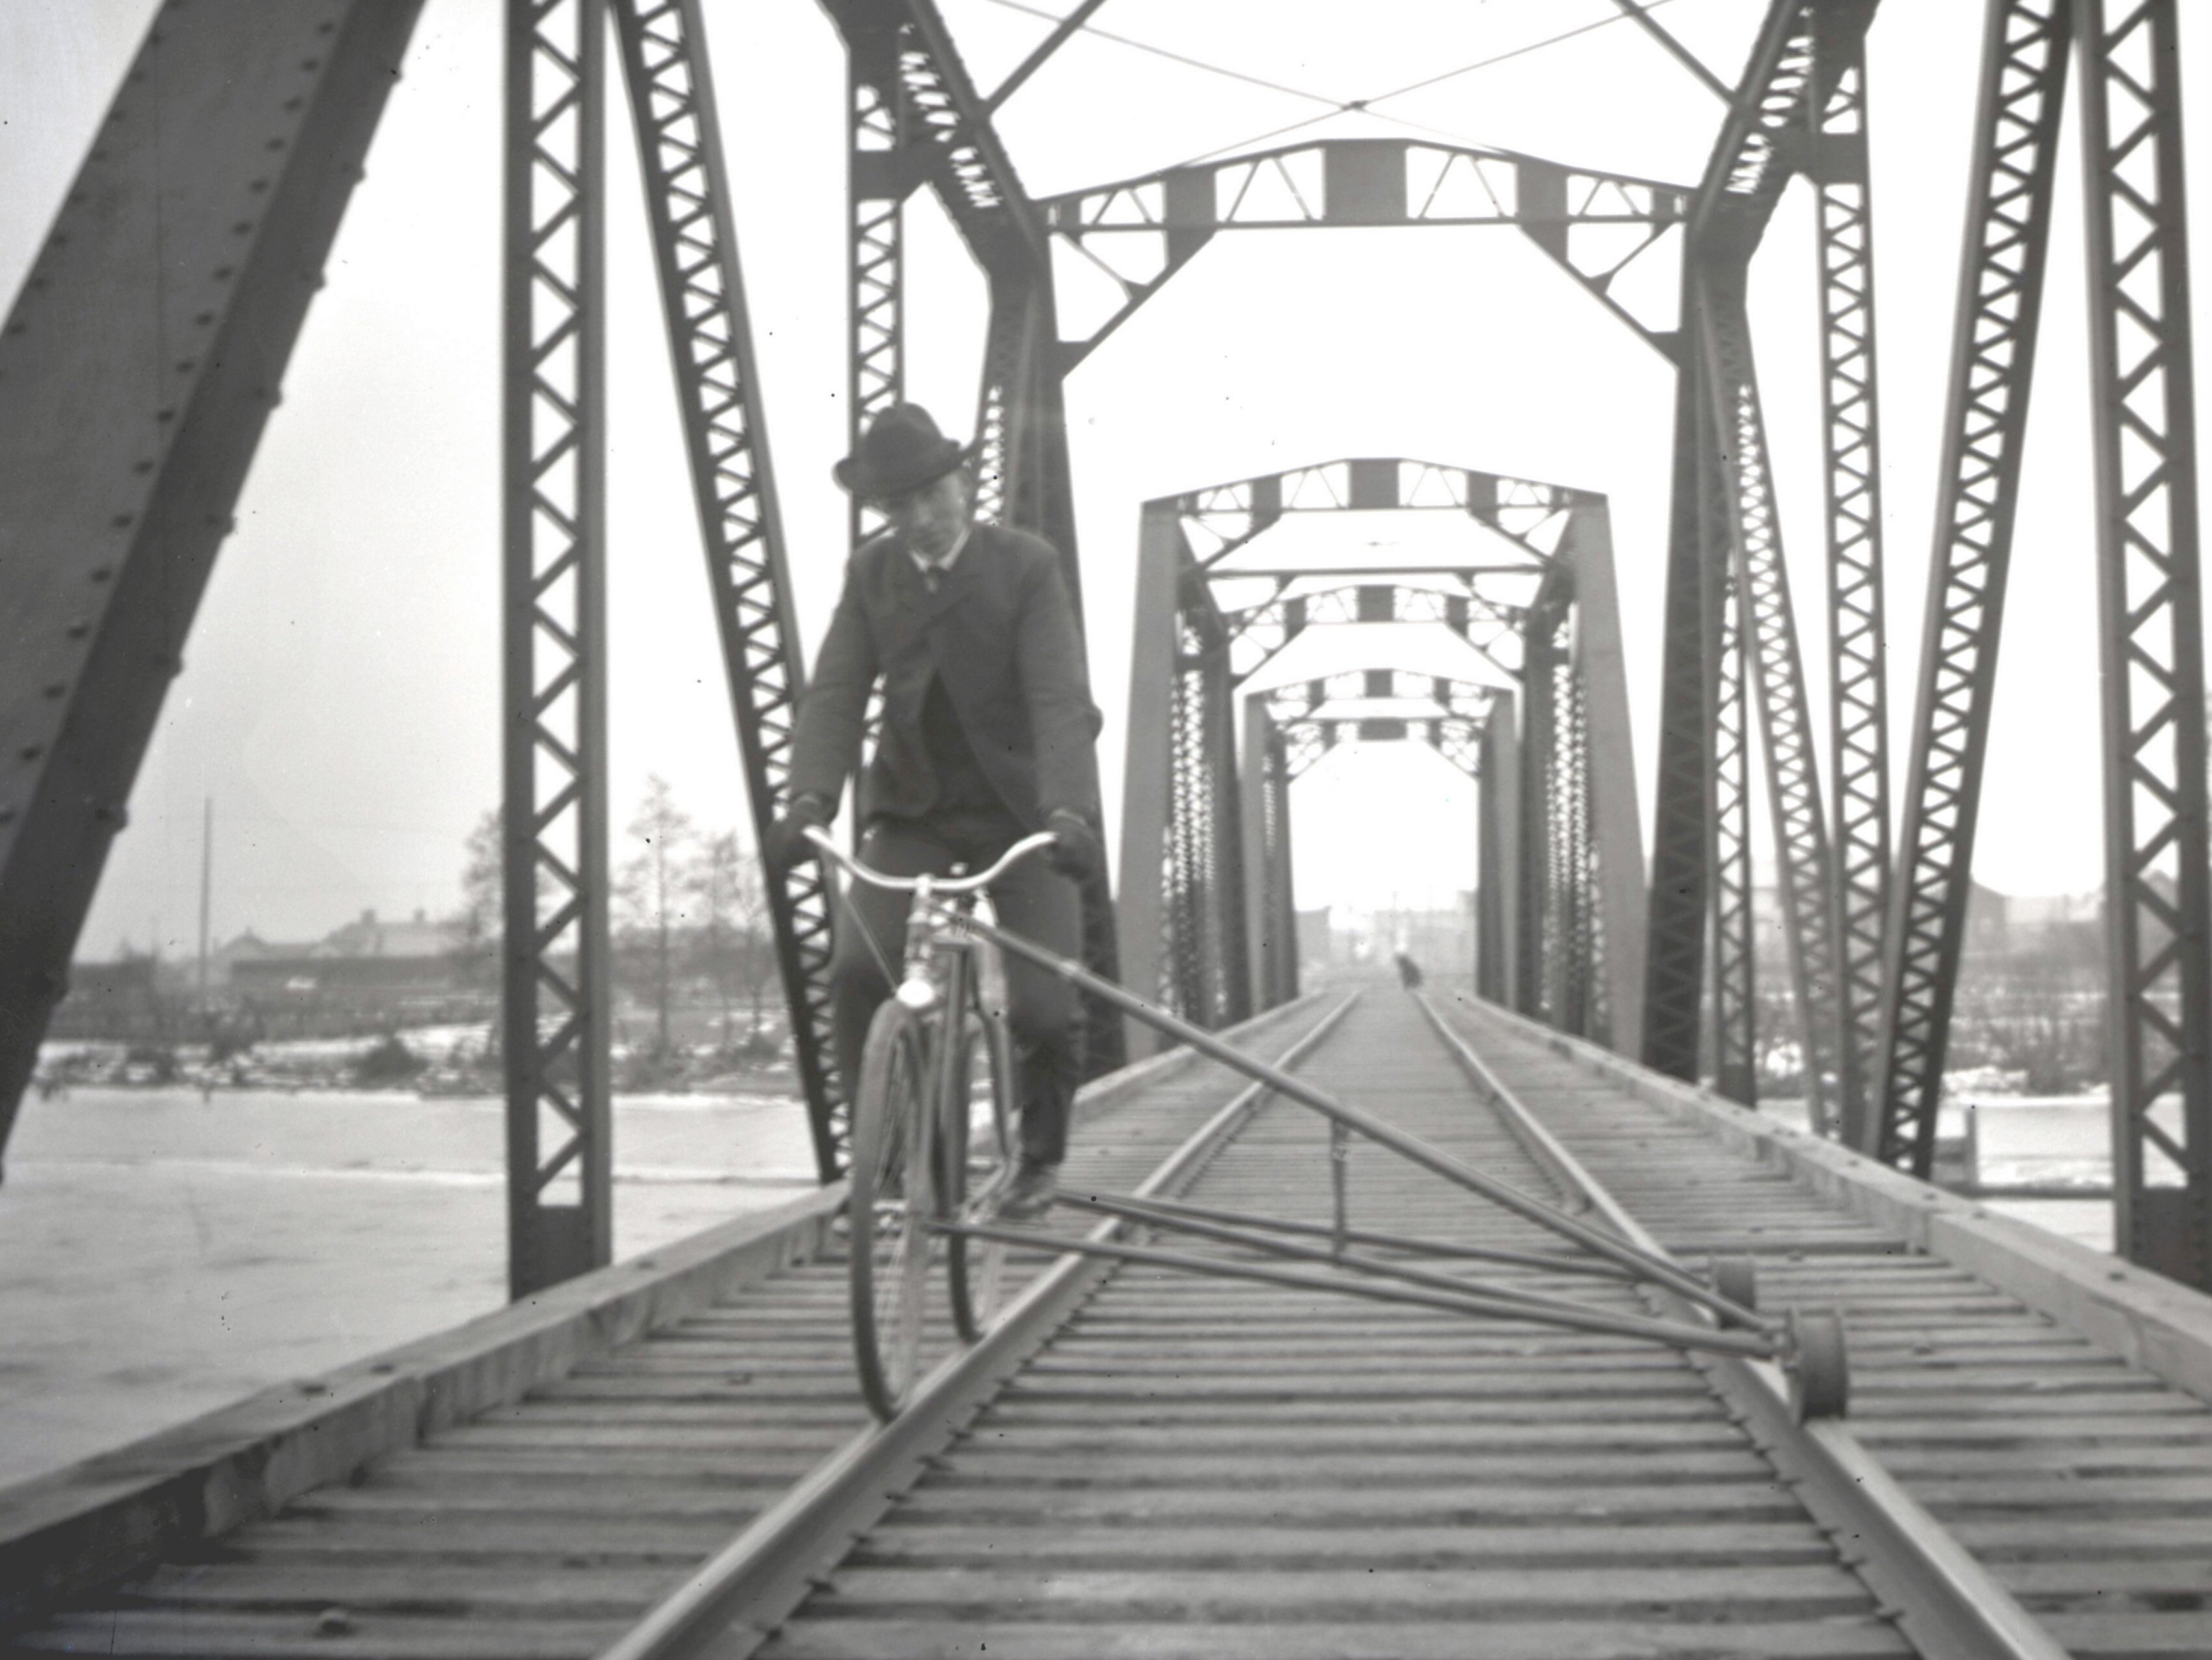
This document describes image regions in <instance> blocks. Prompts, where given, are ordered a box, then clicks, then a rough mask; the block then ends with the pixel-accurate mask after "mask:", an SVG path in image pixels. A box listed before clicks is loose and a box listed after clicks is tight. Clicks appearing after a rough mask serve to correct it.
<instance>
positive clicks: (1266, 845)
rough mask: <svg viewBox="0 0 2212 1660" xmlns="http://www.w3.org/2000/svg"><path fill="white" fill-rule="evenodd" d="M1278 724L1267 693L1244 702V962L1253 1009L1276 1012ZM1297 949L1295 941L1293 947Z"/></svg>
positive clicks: (1279, 950) (1278, 943) (1240, 781)
mask: <svg viewBox="0 0 2212 1660" xmlns="http://www.w3.org/2000/svg"><path fill="white" fill-rule="evenodd" d="M1274 728H1275V723H1274V720H1273V717H1271V716H1270V715H1269V714H1268V713H1267V696H1266V694H1264V693H1258V692H1254V693H1249V694H1246V696H1245V699H1244V719H1243V729H1244V730H1243V739H1244V742H1243V753H1242V754H1241V756H1240V757H1239V762H1238V790H1239V794H1240V797H1241V800H1240V810H1239V817H1240V819H1241V821H1242V829H1243V856H1244V870H1243V874H1244V938H1245V961H1246V963H1247V965H1248V966H1249V968H1250V971H1251V975H1252V1007H1253V1009H1255V1010H1258V1009H1272V1008H1273V1007H1274V1006H1275V1004H1276V1003H1279V1001H1281V999H1280V998H1279V997H1278V996H1277V995H1276V993H1277V991H1278V988H1279V984H1280V982H1281V978H1282V975H1281V972H1280V969H1279V966H1278V960H1279V957H1280V956H1281V954H1282V953H1283V951H1284V949H1285V943H1284V940H1283V937H1282V935H1281V933H1280V931H1279V929H1280V924H1281V921H1282V918H1281V908H1280V906H1279V905H1277V903H1276V889H1277V887H1278V885H1279V880H1280V874H1281V873H1280V872H1279V871H1278V869H1276V848H1277V845H1278V839H1279V832H1280V824H1279V819H1278V817H1277V815H1276V812H1275V803H1274V799H1273V793H1272V791H1273V774H1274V772H1275V751H1276V748H1277V747H1278V746H1277V741H1276V737H1275V730H1274ZM1291 948H1292V949H1295V943H1294V942H1293V944H1292V946H1291Z"/></svg>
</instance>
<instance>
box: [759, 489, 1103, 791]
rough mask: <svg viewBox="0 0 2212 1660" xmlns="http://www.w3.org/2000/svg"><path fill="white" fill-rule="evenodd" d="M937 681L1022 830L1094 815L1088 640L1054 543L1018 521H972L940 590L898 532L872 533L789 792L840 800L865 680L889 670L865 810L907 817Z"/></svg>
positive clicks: (845, 602)
mask: <svg viewBox="0 0 2212 1660" xmlns="http://www.w3.org/2000/svg"><path fill="white" fill-rule="evenodd" d="M933 676H934V677H938V678H941V679H942V680H943V681H944V682H945V692H946V694H948V695H949V696H950V697H951V700H952V707H953V711H954V712H955V713H957V715H958V716H959V718H960V724H961V727H962V729H963V730H964V731H965V732H966V734H967V736H968V742H969V747H970V748H973V749H974V751H975V760H976V762H977V764H978V765H980V766H981V767H982V769H983V772H984V775H985V776H986V777H987V778H988V779H990V781H991V783H992V785H994V787H995V788H996V789H997V791H998V792H999V794H1000V797H1003V798H1004V800H1005V802H1006V808H1007V810H1008V811H1009V812H1010V813H1011V814H1012V815H1013V817H1014V819H1015V820H1016V821H1018V822H1019V823H1020V824H1021V825H1023V826H1024V827H1025V828H1029V829H1036V828H1039V827H1042V825H1043V823H1044V818H1045V815H1046V814H1048V813H1049V812H1051V811H1052V810H1053V809H1054V808H1060V807H1066V808H1073V809H1075V810H1076V811H1078V812H1079V813H1081V814H1083V815H1085V817H1086V818H1089V819H1091V821H1094V822H1095V821H1097V810H1098V802H1097V762H1096V761H1095V760H1094V759H1093V756H1092V753H1091V744H1092V742H1093V741H1094V740H1095V739H1096V738H1097V736H1098V729H1099V726H1100V725H1101V724H1102V723H1101V720H1100V717H1099V713H1098V710H1097V706H1095V705H1094V704H1093V703H1092V702H1091V686H1090V677H1089V676H1088V674H1087V673H1086V672H1085V667H1084V658H1083V641H1082V639H1081V637H1080V636H1079V634H1078V633H1076V628H1075V613H1074V609H1073V607H1072V606H1071V605H1070V604H1069V603H1068V599H1067V590H1066V585H1065V584H1063V583H1062V582H1061V580H1060V556H1059V555H1058V554H1055V553H1054V551H1053V548H1052V545H1051V544H1050V543H1049V542H1044V541H1042V540H1040V539H1039V538H1038V537H1036V536H1030V535H1029V534H1028V533H1027V532H1025V531H1022V530H1008V529H1006V528H1005V527H1004V526H1001V525H996V524H978V525H976V526H975V529H974V530H971V531H970V532H969V536H968V541H967V544H966V545H965V546H964V547H963V548H961V550H960V557H959V559H958V560H957V561H955V563H954V564H953V566H952V568H951V570H950V571H948V572H947V573H945V575H944V577H943V578H942V579H940V580H939V584H938V586H937V590H936V591H935V592H932V591H930V588H929V585H928V584H927V581H926V580H925V579H923V576H922V573H921V572H920V571H919V570H917V569H916V568H915V562H914V559H913V556H912V555H911V554H908V551H907V549H906V546H905V544H904V542H902V540H901V539H900V538H899V536H897V535H896V533H895V532H894V533H889V534H886V535H884V536H878V537H876V538H874V539H873V540H872V541H870V542H866V543H865V544H864V545H863V546H862V547H861V548H860V549H859V550H858V551H857V552H855V553H854V555H853V558H852V562H851V563H850V564H849V565H848V566H846V570H845V591H844V593H843V594H842V596H841V597H839V599H838V601H837V610H836V615H835V616H833V617H832V618H831V619H830V621H829V633H828V634H827V635H826V636H825V637H824V638H823V642H822V656H821V659H820V661H819V662H817V663H816V665H815V669H814V674H813V676H812V678H811V680H810V681H809V682H807V687H806V693H805V698H804V699H803V700H801V702H800V705H799V720H798V725H797V728H796V730H795V731H794V733H793V740H792V762H791V791H792V793H793V795H794V796H798V795H805V794H808V793H812V794H816V795H820V796H823V797H828V798H829V800H831V801H835V800H836V799H837V797H838V796H839V794H840V793H841V792H842V791H843V789H844V786H845V780H846V779H847V778H848V777H849V776H850V775H851V773H852V772H853V771H854V769H855V768H856V767H857V766H859V765H860V740H861V735H862V730H863V727H864V725H865V723H866V716H867V704H868V693H869V690H870V688H872V686H873V685H874V684H875V682H876V681H877V680H878V678H880V679H881V680H882V681H883V682H884V720H883V730H882V733H881V736H879V737H878V741H877V744H876V754H875V759H874V760H872V762H871V763H870V764H869V766H868V770H867V774H866V777H865V778H864V779H862V780H861V785H860V815H861V819H862V821H863V822H865V821H866V820H868V819H869V818H872V817H873V816H875V815H878V814H887V815H892V816H894V817H900V818H915V817H920V816H921V815H926V814H927V812H928V811H929V809H931V808H932V807H933V805H935V803H936V794H937V780H936V779H935V777H934V775H933V772H932V771H931V768H930V765H929V756H928V753H927V750H926V749H925V748H924V747H923V743H922V736H921V708H922V700H923V697H924V696H925V695H926V694H927V692H928V690H929V682H930V681H931V679H932V677H933Z"/></svg>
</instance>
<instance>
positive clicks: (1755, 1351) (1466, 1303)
mask: <svg viewBox="0 0 2212 1660" xmlns="http://www.w3.org/2000/svg"><path fill="white" fill-rule="evenodd" d="M942 1226H943V1228H944V1231H945V1233H958V1234H963V1235H965V1236H966V1237H967V1238H969V1239H994V1240H997V1241H998V1242H999V1243H1000V1244H1002V1245H1022V1246H1027V1247H1030V1248H1031V1249H1034V1248H1036V1247H1037V1246H1039V1245H1042V1246H1045V1247H1047V1248H1049V1249H1052V1250H1056V1251H1066V1252H1071V1253H1073V1254H1075V1255H1078V1256H1084V1257H1106V1258H1107V1259H1109V1261H1113V1262H1118V1263H1139V1264H1140V1265H1142V1266H1144V1267H1146V1268H1167V1269H1176V1270H1177V1271H1178V1272H1181V1273H1184V1274H1199V1275H1206V1276H1207V1277H1209V1278H1214V1279H1224V1280H1248V1281H1253V1282H1254V1283H1255V1284H1259V1285H1273V1286H1286V1287H1289V1288H1291V1290H1293V1291H1324V1292H1333V1293H1337V1294H1339V1295H1342V1296H1348V1297H1364V1298H1366V1299H1367V1300H1370V1302H1377V1303H1403V1304H1407V1305H1409V1306H1412V1307H1414V1308H1434V1309H1441V1310H1443V1312H1446V1313H1449V1314H1471V1315H1474V1316H1476V1317H1478V1318H1486V1319H1493V1320H1521V1321H1526V1322H1528V1323H1529V1324H1541V1325H1550V1326H1557V1327H1559V1328H1561V1329H1563V1330H1568V1331H1588V1332H1594V1333H1598V1334H1601V1335H1602V1336H1609V1337H1641V1338H1646V1339H1649V1340H1650V1341H1651V1342H1659V1343H1664V1344H1666V1345H1667V1346H1668V1348H1680V1349H1694V1350H1697V1351H1699V1352H1700V1353H1705V1354H1741V1355H1747V1356H1749V1357H1750V1358H1752V1359H1754V1360H1773V1359H1775V1358H1776V1357H1777V1355H1778V1348H1777V1345H1776V1342H1775V1340H1774V1339H1772V1338H1771V1337H1766V1336H1755V1335H1753V1334H1752V1333H1749V1332H1741V1331H1729V1330H1722V1329H1720V1328H1717V1327H1714V1326H1701V1325H1693V1324H1691V1323H1689V1322H1688V1321H1682V1322H1680V1323H1677V1322H1674V1321H1671V1320H1656V1319H1643V1318H1637V1317H1636V1316H1634V1315H1621V1314H1603V1313H1600V1312H1597V1311H1595V1310H1585V1309H1582V1308H1579V1307H1577V1306H1574V1305H1572V1304H1563V1305H1561V1306H1559V1307H1557V1308H1547V1309H1544V1310H1543V1311H1541V1312H1538V1311H1537V1310H1535V1309H1533V1308H1531V1307H1529V1306H1528V1305H1527V1304H1525V1303H1520V1302H1509V1301H1507V1300H1504V1299H1503V1298H1491V1297H1483V1296H1478V1295H1474V1294H1473V1293H1452V1292H1445V1291H1427V1290H1422V1289H1419V1288H1418V1287H1413V1286H1409V1285H1408V1286H1395V1285H1377V1284H1376V1283H1374V1282H1373V1281H1363V1280H1356V1279H1352V1278H1351V1277H1349V1276H1348V1275H1340V1274H1304V1273H1301V1272H1299V1271H1298V1270H1297V1269H1290V1268H1269V1267H1267V1266H1266V1265H1265V1264H1263V1263H1244V1262H1237V1261H1235V1260H1233V1259H1232V1258H1230V1257H1201V1256H1199V1255H1196V1254H1195V1253H1194V1252H1191V1251H1161V1250H1158V1249H1157V1248H1155V1247H1153V1246H1151V1245H1115V1244H1111V1243H1109V1242H1108V1241H1106V1240H1103V1239H1066V1238H1064V1237H1060V1236H1055V1235H1053V1234H1049V1233H1047V1234H1038V1233H1030V1232H1027V1231H1024V1230H1023V1229H1020V1228H1013V1227H993V1226H990V1225H988V1224H986V1223H978V1222H947V1223H945V1224H943V1225H942ZM1314 1254H1315V1255H1316V1256H1319V1255H1322V1253H1320V1252H1316V1253H1314Z"/></svg>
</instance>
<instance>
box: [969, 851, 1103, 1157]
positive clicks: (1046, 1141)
mask: <svg viewBox="0 0 2212 1660" xmlns="http://www.w3.org/2000/svg"><path fill="white" fill-rule="evenodd" d="M991 906H992V908H993V909H994V910H995V911H996V912H998V913H999V924H1000V927H1002V928H1004V929H1005V930H1006V931H1007V932H1008V933H1010V934H1018V935H1019V936H1021V937H1022V938H1024V939H1025V940H1034V941H1035V942H1036V943H1037V944H1039V945H1041V946H1042V947H1043V948H1045V949H1046V950H1048V951H1049V952H1051V953H1052V954H1054V956H1058V957H1075V958H1080V957H1081V956H1082V954H1083V899H1082V895H1081V894H1079V892H1078V891H1077V889H1076V886H1075V884H1074V883H1073V882H1072V881H1068V879H1067V878H1066V877H1065V876H1063V875H1060V873H1059V872H1058V871H1056V870H1054V869H1053V868H1052V866H1051V865H1050V864H1048V863H1047V862H1046V860H1045V857H1044V855H1043V854H1042V853H1032V854H1030V857H1027V858H1025V859H1024V860H1023V861H1022V862H1021V863H1019V864H1018V865H1016V866H1015V867H1014V868H1013V869H1012V870H1010V871H1008V872H1007V873H1006V875H1004V876H1002V877H1000V879H999V880H998V881H996V882H994V883H993V884H992V886H991ZM1001 955H1002V956H1003V957H1004V959H1005V963H1006V1024H1007V1026H1008V1027H1010V1028H1011V1030H1012V1033H1013V1039H1014V1072H1015V1084H1016V1089H1017V1091H1018V1099H1019V1100H1020V1102H1021V1106H1022V1157H1023V1159H1024V1161H1025V1162H1027V1163H1030V1164H1039V1165H1057V1164H1058V1163H1059V1162H1060V1160H1062V1159H1063V1158H1065V1157H1066V1155H1067V1114H1068V1109H1069V1107H1070V1106H1071V1105H1072V1103H1073V1100H1074V1099H1075V1086H1076V1084H1077V1082H1078V1081H1079V1080H1080V1078H1081V1075H1082V1069H1083V1056H1082V1052H1081V1051H1080V1049H1079V1046H1078V1045H1079V1042H1080V1037H1079V1032H1080V1028H1079V1026H1078V1024H1077V1016H1078V1014H1079V1007H1078V1002H1077V997H1076V992H1075V988H1074V987H1073V986H1072V985H1070V984H1068V983H1067V982H1066V980H1064V979H1062V978H1060V976H1059V975H1057V974H1054V973H1051V972H1048V971H1047V970H1045V969H1042V968H1039V967H1037V966H1035V965H1034V964H1031V963H1029V962H1025V961H1024V960H1021V959H1019V958H1018V957H1015V956H1013V955H1012V954H1005V953H1002V954H1001Z"/></svg>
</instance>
